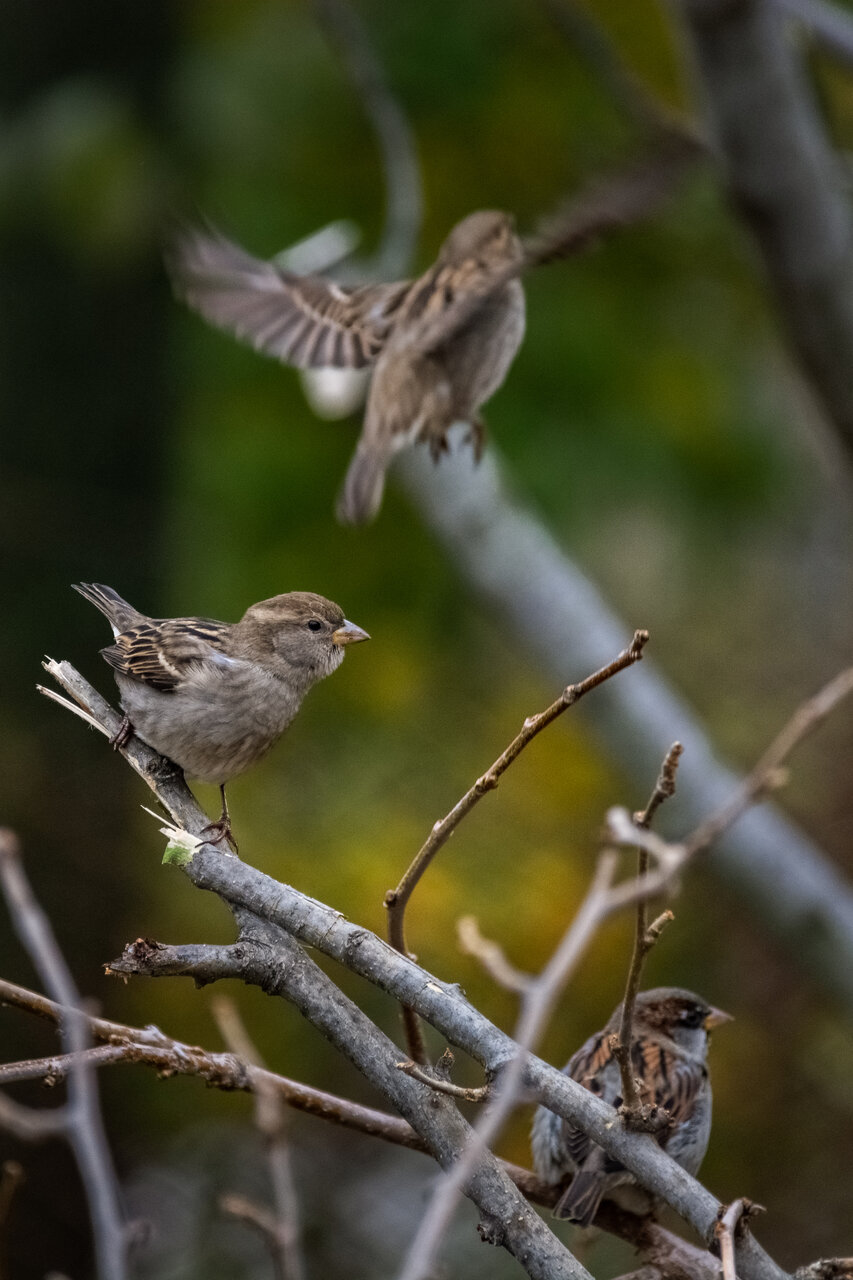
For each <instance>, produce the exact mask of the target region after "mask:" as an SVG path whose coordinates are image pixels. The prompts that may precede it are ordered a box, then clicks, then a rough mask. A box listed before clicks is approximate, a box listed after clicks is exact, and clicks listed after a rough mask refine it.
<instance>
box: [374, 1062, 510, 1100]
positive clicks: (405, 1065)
mask: <svg viewBox="0 0 853 1280" xmlns="http://www.w3.org/2000/svg"><path fill="white" fill-rule="evenodd" d="M396 1067H397V1070H398V1071H402V1072H403V1074H404V1075H407V1076H411V1078H412V1079H413V1080H420V1082H421V1084H425V1085H429V1087H430V1089H435V1091H436V1093H446V1094H447V1095H448V1096H449V1097H451V1098H460V1099H461V1100H462V1101H463V1102H485V1101H486V1099H487V1098H488V1096H489V1094H490V1092H491V1086H490V1085H488V1084H480V1085H476V1086H474V1087H472V1088H467V1087H466V1086H465V1085H462V1084H454V1083H453V1081H452V1080H442V1079H441V1077H440V1076H436V1075H434V1074H433V1073H432V1072H431V1071H427V1070H426V1069H425V1068H424V1067H419V1066H418V1064H417V1063H416V1062H398V1063H396Z"/></svg>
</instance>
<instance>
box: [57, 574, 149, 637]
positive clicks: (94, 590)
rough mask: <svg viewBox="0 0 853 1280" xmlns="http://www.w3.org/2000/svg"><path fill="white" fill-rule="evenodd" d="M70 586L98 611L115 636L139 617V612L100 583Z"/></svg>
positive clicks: (74, 583) (81, 583) (82, 583)
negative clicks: (107, 622) (103, 616)
mask: <svg viewBox="0 0 853 1280" xmlns="http://www.w3.org/2000/svg"><path fill="white" fill-rule="evenodd" d="M71 585H72V587H73V588H74V590H75V591H79V593H80V595H81V596H82V597H83V599H84V600H88V601H89V603H90V604H93V605H94V606H95V608H96V609H100V611H101V613H103V614H104V615H105V617H106V618H107V619H108V620H109V623H110V625H111V626H112V628H113V630H114V631H116V634H118V632H120V631H124V630H126V629H127V627H129V626H130V625H131V624H132V623H133V621H134V620H135V619H136V618H139V617H140V613H139V610H138V609H134V607H133V605H132V604H128V602H127V601H126V600H123V599H122V597H121V596H120V595H119V593H118V592H117V591H113V589H112V587H106V586H104V584H103V583H101V582H72V584H71Z"/></svg>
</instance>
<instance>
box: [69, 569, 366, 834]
mask: <svg viewBox="0 0 853 1280" xmlns="http://www.w3.org/2000/svg"><path fill="white" fill-rule="evenodd" d="M74 590H75V591H79V592H80V594H81V596H84V597H85V598H86V599H87V600H88V601H90V603H91V604H93V605H94V606H95V608H96V609H100V611H101V613H103V614H105V615H106V617H107V620H108V621H109V623H110V626H111V627H112V629H113V635H114V636H115V643H114V644H111V645H110V646H109V647H108V648H106V649H102V650H101V654H102V655H103V657H104V658H105V660H106V661H107V662H108V663H109V665H110V666H111V667H112V668H113V671H114V673H115V678H116V684H117V685H118V687H119V690H120V692H121V705H122V708H123V710H124V713H125V714H124V720H123V722H122V725H121V728H120V729H119V731H118V733H117V734H116V735H115V738H114V739H113V743H114V745H115V746H124V745H125V744H126V742H127V741H128V740H129V738H130V737H131V735H132V734H133V733H136V734H138V736H139V737H140V738H141V739H142V740H143V742H147V743H148V744H149V746H152V747H153V748H154V749H155V751H159V752H160V753H161V755H164V756H168V757H169V759H170V760H173V761H174V762H175V764H177V765H179V766H180V767H181V769H183V770H184V772H185V773H186V774H187V775H188V776H189V777H191V778H198V779H200V780H201V781H202V782H215V783H216V784H217V785H218V786H219V790H220V794H221V796H222V813H221V816H220V818H219V821H218V822H215V823H212V824H211V825H210V826H209V827H208V828H206V830H207V831H209V832H211V833H212V836H213V838H214V840H222V839H224V838H226V837H228V838H231V826H230V822H229V816H228V805H227V802H226V799H225V784H226V783H227V782H229V781H230V780H231V778H235V777H236V776H237V775H238V774H240V773H243V772H244V771H245V770H246V769H248V768H249V767H250V765H253V764H254V763H255V761H256V760H259V759H260V758H261V756H262V755H264V754H265V753H266V752H267V751H269V749H270V747H271V746H273V744H274V743H275V742H277V741H278V739H279V738H280V737H281V735H282V733H284V730H285V729H286V728H287V726H288V725H289V724H290V722H291V720H292V719H293V718H294V716H295V715H296V713H297V711H298V710H299V708H300V706H301V704H302V699H303V698H304V697H305V695H306V693H307V692H308V690H309V689H310V688H311V687H312V686H313V685H315V684H316V683H317V681H318V680H322V679H324V677H325V676H328V675H331V673H332V672H333V671H335V670H336V669H337V668H338V667H339V666H340V665H341V663H342V662H343V660H344V650H345V648H346V646H347V645H348V644H355V643H356V642H357V641H359V640H369V639H370V637H369V636H368V634H367V632H366V631H362V629H361V627H357V626H356V625H355V623H353V622H348V621H347V619H346V618H345V617H344V615H343V610H342V609H341V608H340V606H339V605H336V604H333V603H332V601H331V600H326V599H325V598H324V597H323V596H318V595H314V593H313V592H311V591H290V592H288V593H287V594H285V595H280V596H273V597H272V599H270V600H262V601H261V602H260V604H253V605H252V606H251V607H250V608H249V609H247V610H246V612H245V613H244V615H243V617H242V618H241V619H240V621H239V622H234V623H229V622H215V621H213V620H212V619H210V618H148V617H146V616H145V614H142V613H139V612H138V610H136V609H134V607H133V605H130V604H128V603H127V601H126V600H123V599H122V598H121V596H120V595H118V593H117V592H115V591H113V589H112V587H105V586H102V585H100V584H99V583H96V582H81V583H79V584H75V586H74Z"/></svg>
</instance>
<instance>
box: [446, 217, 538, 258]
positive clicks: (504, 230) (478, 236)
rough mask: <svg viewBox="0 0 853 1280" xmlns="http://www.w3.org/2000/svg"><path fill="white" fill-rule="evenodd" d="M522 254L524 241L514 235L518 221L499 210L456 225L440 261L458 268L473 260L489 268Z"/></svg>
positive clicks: (468, 218)
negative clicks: (463, 263) (461, 264)
mask: <svg viewBox="0 0 853 1280" xmlns="http://www.w3.org/2000/svg"><path fill="white" fill-rule="evenodd" d="M520 254H521V241H520V240H519V239H518V236H517V235H516V234H515V219H514V218H513V216H512V214H510V213H501V211H500V210H497V209H481V210H480V211H479V212H478V213H469V214H468V217H467V218H463V219H462V221H461V222H457V224H456V226H455V227H454V228H453V230H452V231H451V233H450V235H449V236H448V237H447V239H446V240H445V242H444V244H443V245H442V246H441V250H440V252H439V255H438V260H439V262H440V263H442V264H447V265H451V266H458V265H459V264H460V263H462V262H467V261H468V260H469V259H471V258H473V259H476V260H478V261H479V262H481V263H483V265H488V264H491V263H494V262H507V261H510V262H511V261H512V260H513V259H514V258H516V257H517V256H519V255H520Z"/></svg>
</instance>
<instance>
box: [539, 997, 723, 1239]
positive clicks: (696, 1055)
mask: <svg viewBox="0 0 853 1280" xmlns="http://www.w3.org/2000/svg"><path fill="white" fill-rule="evenodd" d="M621 1017H622V1006H621V1004H620V1005H619V1006H618V1008H617V1009H615V1010H614V1012H613V1015H612V1016H611V1018H610V1021H609V1022H608V1023H607V1026H606V1027H605V1028H604V1030H603V1031H597V1032H596V1034H595V1035H594V1036H591V1037H590V1038H589V1040H587V1042H586V1044H584V1045H583V1046H582V1047H581V1048H580V1049H578V1051H577V1053H576V1054H575V1055H574V1057H573V1058H570V1059H569V1061H568V1063H567V1064H566V1066H565V1067H564V1068H563V1072H564V1074H565V1075H567V1076H569V1077H571V1079H572V1080H577V1082H578V1084H582V1085H583V1086H584V1088H585V1089H589V1091H590V1092H591V1093H595V1094H597V1095H598V1097H599V1098H602V1099H603V1100H604V1101H605V1102H609V1103H610V1105H611V1106H613V1107H618V1106H621V1103H622V1097H621V1095H622V1081H621V1076H620V1072H619V1064H618V1063H617V1061H616V1059H615V1058H614V1056H613V1051H612V1049H611V1047H610V1039H611V1037H612V1036H615V1035H617V1034H618V1032H619V1024H620V1020H621ZM729 1020H730V1014H728V1013H723V1012H722V1010H720V1009H715V1008H713V1007H712V1006H711V1005H709V1004H707V1003H706V1002H705V1001H704V1000H703V999H702V998H701V997H700V996H696V995H694V994H693V992H692V991H683V990H681V989H680V988H678V987H655V988H654V989H653V990H651V991H642V992H640V993H639V995H638V996H637V1001H636V1004H635V1007H634V1020H633V1034H632V1039H631V1061H632V1063H633V1066H634V1073H635V1075H636V1077H637V1078H638V1080H640V1081H641V1082H642V1085H641V1098H642V1100H643V1101H645V1102H653V1103H656V1104H657V1105H658V1106H660V1107H663V1108H664V1109H665V1110H666V1111H668V1112H669V1115H670V1118H671V1120H672V1125H671V1127H670V1128H669V1129H665V1130H664V1131H663V1132H662V1133H660V1134H658V1137H657V1141H658V1142H659V1143H660V1145H661V1146H662V1147H663V1148H664V1150H665V1151H666V1152H667V1153H668V1154H669V1155H671V1156H672V1158H673V1160H675V1161H677V1163H678V1164H680V1165H681V1167H682V1168H683V1169H686V1170H687V1172H688V1173H692V1174H695V1173H696V1172H697V1171H698V1169H699V1166H700V1164H701V1163H702V1159H703V1157H704V1155H705V1150H706V1148H707V1146H708V1139H709V1137H710V1135H711V1082H710V1080H709V1078H708V1069H707V1067H706V1065H705V1058H706V1056H707V1053H708V1033H709V1031H710V1029H711V1028H712V1027H715V1026H718V1025H719V1024H720V1023H721V1022H728V1021H729ZM531 1142H532V1148H533V1165H534V1168H535V1169H536V1172H537V1173H538V1174H539V1176H540V1177H542V1178H544V1179H545V1180H546V1181H547V1182H551V1183H560V1182H562V1181H563V1179H564V1178H565V1176H566V1174H567V1173H571V1174H573V1177H572V1180H571V1182H570V1184H569V1186H568V1187H567V1188H566V1190H565V1191H564V1192H563V1194H562V1196H561V1197H560V1199H559V1200H558V1202H557V1205H556V1207H555V1209H554V1216H555V1217H556V1218H568V1219H569V1221H571V1222H577V1223H580V1225H581V1226H583V1227H588V1226H589V1224H590V1223H591V1222H592V1220H593V1218H594V1217H595V1214H596V1211H597V1209H598V1206H599V1203H600V1202H601V1200H602V1198H603V1197H607V1198H612V1199H615V1200H618V1199H619V1196H618V1195H616V1196H613V1197H610V1192H611V1191H612V1190H613V1189H614V1188H617V1187H624V1186H628V1185H634V1186H636V1182H635V1179H634V1176H633V1174H631V1173H629V1172H628V1170H627V1169H625V1168H624V1166H623V1165H621V1164H620V1163H619V1161H618V1160H615V1159H614V1158H613V1157H612V1156H609V1155H607V1153H606V1152H605V1151H604V1150H603V1148H601V1147H599V1146H597V1145H596V1144H595V1143H594V1142H593V1141H592V1139H591V1138H588V1137H587V1135H586V1134H585V1133H584V1132H583V1131H582V1130H581V1129H578V1128H576V1127H575V1126H574V1125H572V1124H569V1122H568V1121H566V1120H563V1119H561V1118H560V1117H559V1116H556V1115H554V1113H553V1111H548V1110H547V1109H546V1108H545V1107H539V1108H538V1109H537V1111H536V1115H535V1116H534V1119H533V1129H532V1133H531ZM624 1207H626V1208H627V1207H629V1205H628V1204H627V1203H626V1204H625V1205H624Z"/></svg>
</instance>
